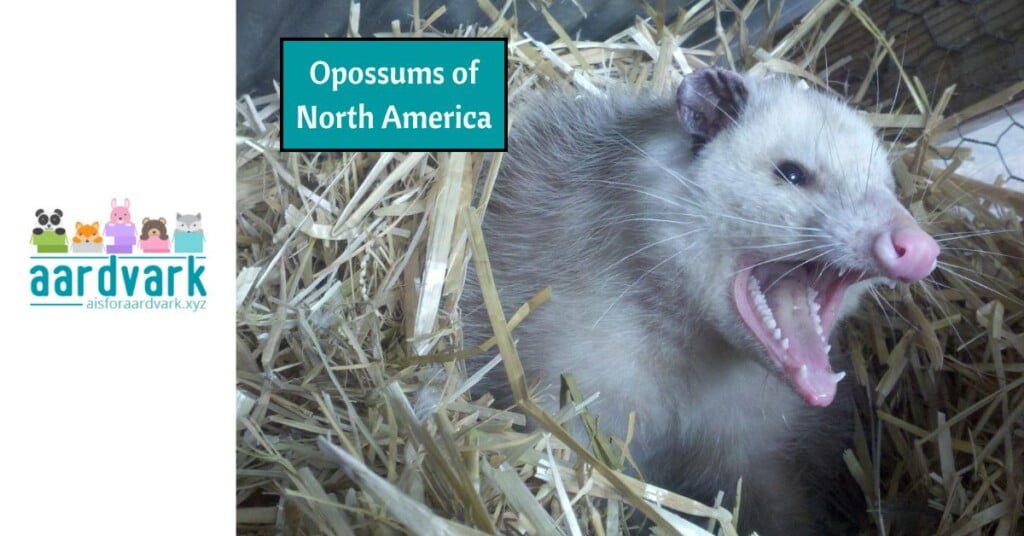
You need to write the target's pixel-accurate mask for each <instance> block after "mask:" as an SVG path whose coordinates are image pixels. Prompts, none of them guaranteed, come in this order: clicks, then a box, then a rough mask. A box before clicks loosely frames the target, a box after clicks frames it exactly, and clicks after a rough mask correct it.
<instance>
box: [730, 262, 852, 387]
mask: <svg viewBox="0 0 1024 536" xmlns="http://www.w3.org/2000/svg"><path fill="white" fill-rule="evenodd" d="M863 279H865V275H864V274H863V273H861V272H859V271H852V272H846V273H843V274H841V273H840V272H839V271H838V270H836V269H835V268H830V267H825V266H823V265H821V264H818V263H813V262H808V263H800V262H769V263H749V264H745V265H743V266H742V270H741V271H740V272H739V274H737V275H736V279H735V280H734V281H733V300H734V301H735V302H736V308H737V309H738V310H739V313H740V317H741V318H742V319H743V322H744V323H745V324H746V325H747V328H748V329H750V331H751V333H753V334H754V337H756V338H757V340H758V341H760V342H761V344H762V345H763V346H764V347H765V349H766V350H767V351H768V355H769V356H770V358H771V361H772V362H773V363H774V365H775V366H776V367H777V368H778V370H779V371H780V372H781V374H782V375H783V377H785V378H786V381H787V382H789V384H790V386H792V388H793V389H794V390H795V391H796V392H797V394H799V395H800V396H801V397H802V398H803V399H804V400H805V401H807V403H808V404H810V405H812V406H820V407H825V406H828V405H829V404H831V403H832V399H833V398H835V394H836V384H837V383H839V381H840V380H842V379H843V377H844V376H845V375H846V373H845V372H838V373H836V372H833V371H832V366H831V365H830V364H829V360H828V353H829V350H831V347H830V346H829V344H828V341H829V334H830V333H831V331H832V326H833V324H834V323H835V320H836V315H837V313H838V311H839V307H840V305H841V304H842V302H843V295H844V294H845V293H846V289H847V288H849V287H850V285H852V284H854V283H856V282H858V281H861V280H863Z"/></svg>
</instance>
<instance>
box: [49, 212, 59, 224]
mask: <svg viewBox="0 0 1024 536" xmlns="http://www.w3.org/2000/svg"><path fill="white" fill-rule="evenodd" d="M50 223H52V224H54V225H57V224H59V223H60V216H58V215H56V214H54V215H53V216H50Z"/></svg>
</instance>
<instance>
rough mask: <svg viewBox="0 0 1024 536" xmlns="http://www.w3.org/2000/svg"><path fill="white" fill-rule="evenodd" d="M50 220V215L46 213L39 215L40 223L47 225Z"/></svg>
mask: <svg viewBox="0 0 1024 536" xmlns="http://www.w3.org/2000/svg"><path fill="white" fill-rule="evenodd" d="M48 221H50V217H49V216H47V215H46V214H43V215H42V216H39V225H46V222H48Z"/></svg>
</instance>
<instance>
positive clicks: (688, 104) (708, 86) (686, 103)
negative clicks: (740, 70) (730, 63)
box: [676, 67, 748, 147]
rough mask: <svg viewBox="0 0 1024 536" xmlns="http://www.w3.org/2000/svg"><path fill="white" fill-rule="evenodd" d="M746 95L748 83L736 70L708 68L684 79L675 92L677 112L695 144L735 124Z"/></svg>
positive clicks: (697, 144) (696, 145)
mask: <svg viewBox="0 0 1024 536" xmlns="http://www.w3.org/2000/svg"><path fill="white" fill-rule="evenodd" d="M747 95H748V90H747V84H746V82H745V81H744V80H743V77H742V76H740V75H739V74H737V73H735V72H733V71H728V70H725V69H719V68H717V67H709V68H706V69H700V70H697V71H694V72H692V73H690V75H689V76H687V77H686V78H684V79H683V82H682V83H681V84H679V90H678V91H676V113H677V114H678V115H679V121H680V122H681V123H682V124H683V129H684V130H686V132H687V133H689V134H690V135H691V136H693V137H694V141H695V142H696V143H695V147H699V145H701V144H703V143H704V142H706V141H707V140H710V139H711V138H713V137H715V136H716V135H717V134H718V133H719V132H721V131H723V130H725V129H726V128H728V127H729V125H732V124H733V123H734V122H735V121H736V119H737V118H738V117H739V114H740V111H742V110H743V106H744V105H745V104H746V102H747Z"/></svg>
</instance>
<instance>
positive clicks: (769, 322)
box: [762, 316, 778, 329]
mask: <svg viewBox="0 0 1024 536" xmlns="http://www.w3.org/2000/svg"><path fill="white" fill-rule="evenodd" d="M762 320H764V325H766V326H768V329H775V328H776V327H778V324H777V323H776V322H775V317H773V316H766V317H764V318H762Z"/></svg>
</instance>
